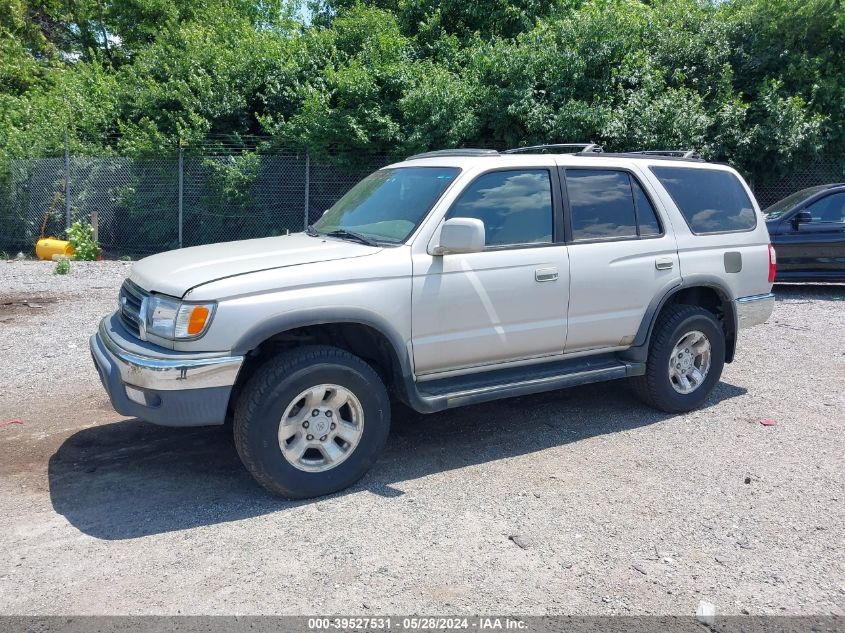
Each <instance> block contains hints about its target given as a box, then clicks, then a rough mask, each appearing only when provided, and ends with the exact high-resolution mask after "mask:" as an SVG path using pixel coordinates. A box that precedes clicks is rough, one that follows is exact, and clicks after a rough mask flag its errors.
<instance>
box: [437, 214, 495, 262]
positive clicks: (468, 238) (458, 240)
mask: <svg viewBox="0 0 845 633" xmlns="http://www.w3.org/2000/svg"><path fill="white" fill-rule="evenodd" d="M483 250H484V223H483V222H482V221H481V220H479V219H477V218H452V219H451V220H446V221H445V222H444V223H443V227H442V228H441V229H440V243H439V244H438V245H437V246H436V247H435V248H434V254H435V255H446V254H448V253H478V252H479V251H483Z"/></svg>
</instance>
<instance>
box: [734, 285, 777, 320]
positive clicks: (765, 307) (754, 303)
mask: <svg viewBox="0 0 845 633" xmlns="http://www.w3.org/2000/svg"><path fill="white" fill-rule="evenodd" d="M774 309H775V295H773V294H772V293H771V292H767V293H766V294H762V295H752V296H750V297H740V298H739V299H737V300H736V315H737V318H738V320H739V327H740V328H741V329H744V328H749V327H751V326H752V325H760V324H761V323H765V321H766V319H768V318H769V317H770V316H772V310H774Z"/></svg>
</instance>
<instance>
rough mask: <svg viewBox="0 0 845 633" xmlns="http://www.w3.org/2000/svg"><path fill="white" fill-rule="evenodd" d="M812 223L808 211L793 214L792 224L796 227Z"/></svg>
mask: <svg viewBox="0 0 845 633" xmlns="http://www.w3.org/2000/svg"><path fill="white" fill-rule="evenodd" d="M812 221H813V216H812V214H811V213H810V212H809V211H799V212H798V213H796V214H795V217H794V218H792V223H793V224H795V225H796V226H798V225H799V224H807V223H808V222H812Z"/></svg>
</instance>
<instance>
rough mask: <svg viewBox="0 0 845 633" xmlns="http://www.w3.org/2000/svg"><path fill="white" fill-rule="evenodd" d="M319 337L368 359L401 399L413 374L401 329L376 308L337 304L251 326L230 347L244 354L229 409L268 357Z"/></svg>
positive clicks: (285, 314) (325, 341)
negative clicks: (377, 311)
mask: <svg viewBox="0 0 845 633" xmlns="http://www.w3.org/2000/svg"><path fill="white" fill-rule="evenodd" d="M312 343H321V344H326V345H331V346H334V347H338V348H340V349H344V350H346V351H348V352H350V353H352V354H354V355H355V356H358V357H359V358H361V359H362V360H364V361H366V362H368V363H369V364H370V365H371V366H372V367H373V369H374V370H375V371H376V373H378V374H379V377H380V378H381V379H382V381H383V382H384V384H385V386H386V387H387V388H388V389H389V390H391V391H393V392H394V393H395V394H396V395H397V396H398V397H399V398H400V399H402V400H406V398H407V396H406V393H407V387H406V385H407V381H408V380H413V366H412V364H411V354H410V351H409V350H408V347H407V344H406V342H405V340H404V338H403V337H402V335H401V334H400V333H399V332H398V331H397V330H396V328H394V327H393V326H392V325H391V324H389V323H388V322H387V321H386V320H385V319H384V318H383V317H381V316H380V315H378V314H375V313H372V312H369V311H367V310H362V309H346V308H337V309H332V310H326V309H315V310H305V311H297V312H288V313H284V314H280V315H276V316H274V317H272V318H270V319H266V320H264V321H262V322H261V323H258V324H256V325H254V326H253V327H251V328H250V329H249V330H248V331H247V332H245V333H244V334H243V336H241V337H240V339H238V341H237V342H236V344H235V345H234V347H233V350H236V351H237V353H238V354H243V355H244V356H245V361H244V364H243V366H242V368H241V371H240V372H239V374H238V378H237V381H236V382H235V385H234V387H233V389H232V395H231V397H230V405H229V408H230V410H231V409H232V407H233V405H234V403H235V402H236V400H237V397H238V394H239V393H240V390H241V389H242V388H243V385H244V384H245V383H246V382H247V381H248V380H249V379H250V377H251V376H252V374H253V373H254V371H255V370H256V369H257V367H259V366H260V365H262V364H263V363H264V362H266V361H267V360H268V359H269V358H271V357H272V356H274V355H277V354H279V353H282V352H283V351H285V350H286V349H290V348H293V347H298V346H301V345H307V344H312Z"/></svg>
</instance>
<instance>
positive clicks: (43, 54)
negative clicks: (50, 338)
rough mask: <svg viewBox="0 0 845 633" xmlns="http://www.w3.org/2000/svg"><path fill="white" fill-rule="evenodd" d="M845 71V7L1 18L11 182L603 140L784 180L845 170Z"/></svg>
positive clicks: (569, 5)
mask: <svg viewBox="0 0 845 633" xmlns="http://www.w3.org/2000/svg"><path fill="white" fill-rule="evenodd" d="M843 51H845V7H843V6H842V3H841V0H726V1H724V2H715V1H709V2H708V1H706V0H651V1H649V0H553V1H547V0H369V1H366V0H357V1H353V0H325V1H324V2H318V1H316V0H312V2H310V3H309V4H307V5H303V4H301V3H298V4H289V3H288V2H286V0H270V1H269V2H268V1H265V0H262V2H254V1H252V2H251V1H249V0H208V1H206V2H202V3H200V2H193V1H192V0H75V1H73V2H71V1H70V0H0V174H2V170H3V165H4V164H6V163H7V162H8V160H9V159H10V158H12V157H23V156H43V155H55V154H57V153H60V152H61V151H62V149H63V147H64V143H65V132H66V131H67V137H68V142H69V144H70V147H71V150H72V151H73V152H85V153H89V154H109V153H119V154H126V155H133V156H137V155H147V154H150V153H156V152H160V151H168V152H171V151H173V149H174V148H175V147H177V144H178V143H179V142H180V140H181V142H182V143H184V144H186V146H187V147H188V148H191V147H196V146H198V145H203V146H205V147H207V146H208V144H209V143H212V142H215V141H219V142H221V143H225V144H226V146H227V147H231V146H232V144H235V145H237V144H238V143H241V142H242V141H243V139H246V138H248V137H250V136H261V137H268V138H270V139H271V140H270V142H269V148H272V147H273V146H286V147H297V148H308V149H309V150H310V151H311V152H313V153H314V154H316V155H326V154H332V155H340V156H344V155H346V156H353V155H354V154H355V152H357V151H360V150H366V151H368V152H385V153H389V154H393V155H402V154H405V153H408V152H412V151H416V150H422V149H428V148H433V147H450V146H458V145H470V146H471V145H478V144H481V145H485V146H490V145H493V146H514V145H519V144H530V143H539V142H561V141H567V140H569V141H572V140H592V141H596V142H600V143H602V144H604V145H605V146H606V147H607V148H610V149H635V148H674V147H695V148H697V149H699V150H700V151H702V152H703V153H704V154H705V155H707V156H708V157H710V158H714V159H720V160H728V161H731V162H732V163H734V164H736V165H738V166H739V167H740V168H742V169H744V170H745V171H746V172H747V173H750V174H752V175H754V176H755V177H757V178H765V177H767V176H775V175H778V174H779V173H782V172H784V171H786V170H789V169H791V168H794V166H795V165H797V164H799V163H801V162H803V161H806V160H808V159H810V158H812V157H813V156H816V155H818V154H820V153H824V154H825V155H827V156H834V157H842V156H843V155H845V131H843V122H845V55H843V54H842V52H843ZM243 167H244V168H245V170H244V171H245V173H246V174H247V176H248V175H249V173H250V167H251V163H249V161H248V160H247V161H246V162H245V163H244V165H243ZM220 175H221V178H220V180H219V186H220V187H221V193H223V194H225V195H227V196H230V197H232V196H234V198H233V200H232V203H233V204H238V200H237V199H236V198H237V195H238V194H237V189H238V186H239V182H238V178H242V177H243V176H242V175H237V174H236V175H235V176H230V175H229V174H226V173H221V174H220Z"/></svg>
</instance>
